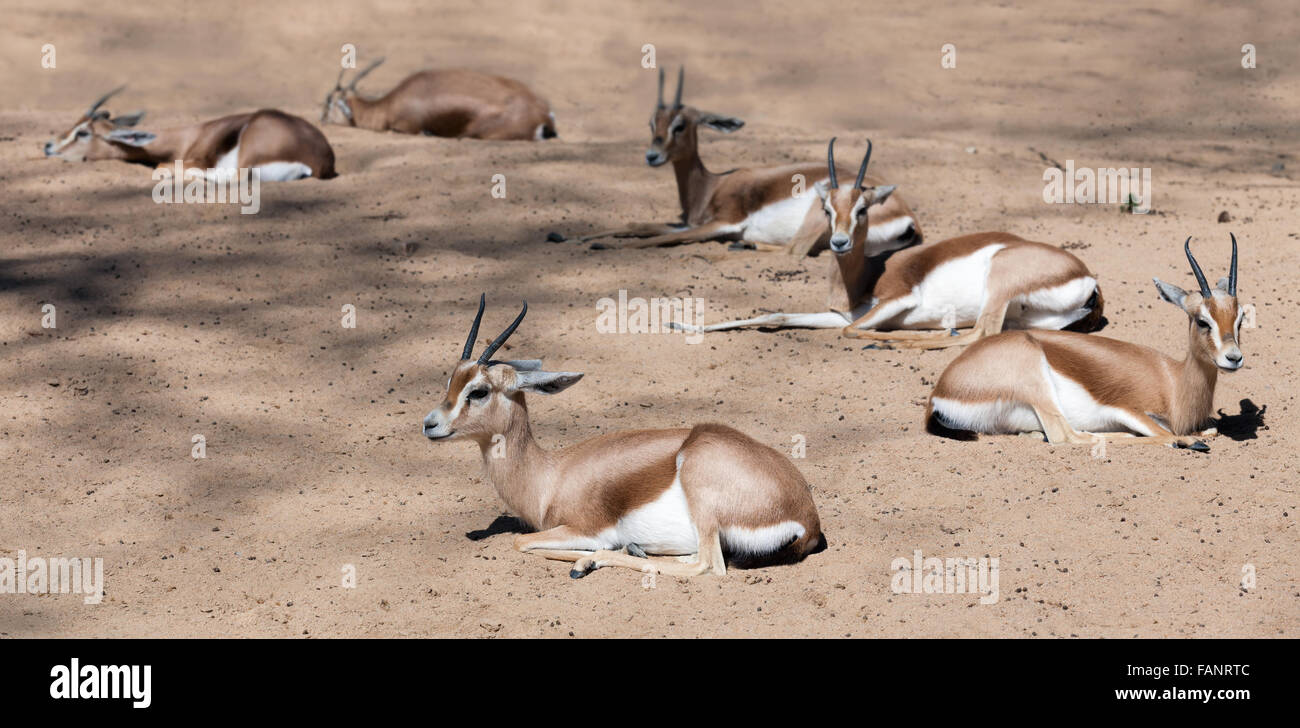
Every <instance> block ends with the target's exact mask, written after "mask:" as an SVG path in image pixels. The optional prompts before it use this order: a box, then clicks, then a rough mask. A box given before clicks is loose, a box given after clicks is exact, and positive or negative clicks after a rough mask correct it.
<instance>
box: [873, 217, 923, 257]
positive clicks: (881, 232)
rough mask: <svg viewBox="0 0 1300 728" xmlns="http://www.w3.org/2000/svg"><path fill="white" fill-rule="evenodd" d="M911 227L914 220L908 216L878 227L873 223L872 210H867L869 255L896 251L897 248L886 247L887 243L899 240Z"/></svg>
mask: <svg viewBox="0 0 1300 728" xmlns="http://www.w3.org/2000/svg"><path fill="white" fill-rule="evenodd" d="M910 227H912V218H911V217H910V216H908V215H904V216H902V217H896V218H894V219H893V220H889V221H886V222H883V223H880V224H879V225H877V224H876V223H873V222H871V208H867V253H868V254H869V255H878V254H880V253H883V252H885V251H888V250H896V249H897V246H890V245H885V243H889V242H893V241H894V240H897V239H898V238H899V236H901V235H903V234H904V233H906V232H907V230H908V228H910Z"/></svg>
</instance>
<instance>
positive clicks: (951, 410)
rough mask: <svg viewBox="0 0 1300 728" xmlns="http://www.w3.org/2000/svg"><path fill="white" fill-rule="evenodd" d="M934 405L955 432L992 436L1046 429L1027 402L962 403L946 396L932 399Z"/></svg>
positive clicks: (943, 420)
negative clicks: (962, 431)
mask: <svg viewBox="0 0 1300 728" xmlns="http://www.w3.org/2000/svg"><path fill="white" fill-rule="evenodd" d="M930 403H931V405H933V407H934V411H935V412H936V413H938V415H939V421H940V422H942V423H943V424H945V425H946V426H948V427H950V428H952V429H954V430H970V431H972V432H987V433H991V434H1011V433H1017V432H1042V430H1043V425H1042V423H1040V422H1039V421H1038V415H1036V414H1034V408H1033V407H1030V406H1029V405H1027V404H1025V403H1024V402H1014V401H1010V400H1002V399H1000V400H994V401H992V402H962V401H959V400H955V399H948V398H945V397H931V398H930Z"/></svg>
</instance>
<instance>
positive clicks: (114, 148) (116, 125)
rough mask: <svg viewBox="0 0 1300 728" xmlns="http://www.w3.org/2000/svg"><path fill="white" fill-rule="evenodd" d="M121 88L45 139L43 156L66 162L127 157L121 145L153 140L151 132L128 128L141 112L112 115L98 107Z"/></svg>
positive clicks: (142, 144)
mask: <svg viewBox="0 0 1300 728" xmlns="http://www.w3.org/2000/svg"><path fill="white" fill-rule="evenodd" d="M124 88H126V87H125V86H119V87H117V88H115V89H113V90H112V91H109V92H108V93H106V94H104V95H103V96H100V97H99V100H98V101H96V102H95V103H93V104H91V105H90V108H89V109H87V110H86V113H85V114H82V116H81V118H80V119H78V120H77V123H75V124H73V125H72V127H71V128H70V129H68V130H67V131H65V132H63V133H62V134H60V135H58V136H56V137H54V138H53V139H51V140H49V141H48V142H45V156H47V157H58V158H60V159H64V160H67V161H69V162H84V161H87V160H94V159H116V158H121V157H124V156H126V154H125V151H126V150H125V149H124V147H142V146H144V145H146V144H148V143H149V142H151V141H153V140H154V138H155V137H154V135H153V134H151V133H149V132H147V131H137V130H135V129H132V128H131V127H133V126H135V125H136V124H138V123H140V119H142V118H143V117H144V112H143V111H137V112H135V113H134V114H127V115H125V116H117V117H114V116H113V115H112V114H110V113H109V111H108V110H107V109H101V108H99V107H101V106H103V105H104V102H105V101H108V99H109V98H110V97H111V96H113V94H116V93H117V92H119V91H121V90H122V89H124Z"/></svg>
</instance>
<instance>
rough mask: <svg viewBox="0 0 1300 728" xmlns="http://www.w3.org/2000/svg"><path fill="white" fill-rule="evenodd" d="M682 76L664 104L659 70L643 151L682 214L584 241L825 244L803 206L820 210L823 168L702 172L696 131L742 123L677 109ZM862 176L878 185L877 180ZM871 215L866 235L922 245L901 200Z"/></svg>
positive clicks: (811, 247) (773, 246) (807, 248)
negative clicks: (664, 173)
mask: <svg viewBox="0 0 1300 728" xmlns="http://www.w3.org/2000/svg"><path fill="white" fill-rule="evenodd" d="M682 80H683V74H682V72H681V71H679V72H678V75H677V95H676V96H675V97H674V98H673V103H672V105H671V106H670V105H667V104H665V103H664V75H663V69H660V71H659V100H658V102H657V103H656V104H655V110H654V113H653V114H652V115H651V116H650V149H649V151H647V152H646V155H645V158H646V163H647V164H649V165H650V166H651V167H659V166H662V165H664V164H668V163H669V162H671V163H672V165H673V172H674V173H675V174H676V177H677V197H678V200H679V201H680V203H681V206H682V216H681V219H680V220H678V221H675V222H672V223H642V224H635V225H628V226H625V227H622V228H616V229H614V230H606V231H604V232H600V233H596V234H594V235H588V236H585V237H583V238H582V240H583V241H584V242H585V241H590V240H595V239H597V238H605V237H623V238H642V239H640V240H621V241H617V242H609V243H595V244H593V245H592V247H593V248H606V247H609V248H620V247H631V248H645V247H654V246H659V245H678V244H681V243H699V242H704V241H709V240H719V241H728V240H730V241H744V242H745V243H750V244H753V246H754V247H757V248H759V249H762V250H777V249H785V250H790V252H792V253H794V254H796V255H800V256H802V255H807V254H809V253H811V252H816V251H819V250H821V249H824V248H825V247H826V243H827V240H828V238H829V237H830V236H829V233H827V232H826V230H825V223H823V222H822V220H821V216H820V213H818V214H816V215H809V211H810V210H813V211H815V210H816V209H817V207H818V206H817V204H816V202H817V196H816V194H815V193H814V192H813V189H812V188H813V185H814V184H816V183H818V182H821V181H824V180H825V179H826V178H827V174H826V170H825V169H824V168H823V167H822V166H821V165H820V164H816V163H810V164H793V165H785V166H781V167H747V168H740V169H734V170H731V171H730V172H723V173H721V174H718V173H714V172H710V171H709V170H707V169H705V167H704V163H703V162H701V161H700V149H699V136H698V134H699V129H700V128H705V129H712V130H714V131H719V132H723V133H731V132H733V131H736V130H737V129H739V128H740V127H742V126H744V124H745V122H743V121H741V120H740V119H736V118H733V117H727V116H720V115H718V114H714V113H711V112H707V111H700V110H699V109H696V108H694V107H691V106H683V105H682ZM848 173H849V172H848V171H847V170H845V171H843V174H848ZM868 181H869V182H870V183H871V184H873V185H875V184H879V181H878V180H874V179H872V180H868ZM871 216H872V220H873V223H872V224H873V228H872V230H871V235H872V236H873V238H874V239H876V240H878V241H879V242H880V243H881V244H890V245H915V244H916V243H919V242H921V227H920V225H919V224H918V223H917V221H916V219H915V218H914V217H913V215H912V211H911V210H910V209H909V208H908V207H907V205H906V203H904V202H903V201H902V199H901V198H900V197H898V196H895V197H892V198H890V199H888V200H882V201H881V203H880V204H879V205H877V206H874V207H873V208H872V210H871ZM796 238H799V239H801V240H804V241H805V242H803V243H802V244H801V245H800V247H799V249H797V250H794V249H791V242H792V241H794V240H795V239H796Z"/></svg>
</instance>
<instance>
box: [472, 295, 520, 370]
mask: <svg viewBox="0 0 1300 728" xmlns="http://www.w3.org/2000/svg"><path fill="white" fill-rule="evenodd" d="M526 313H528V302H527V301H524V308H523V310H522V311H520V312H519V315H518V316H516V317H515V320H514V322H513V323H511V324H510V325H509V326H507V327H506V330H505V331H502V332H501V335H500V336H498V337H496V338H495V339H493V340H492V343H491V344H488V348H486V349H484V350H483V353H482V354H481V355H479V358H478V363H479V364H487V363H488V360H489V359H491V358H492V355H493V354H495V353H497V349H500V348H501V345H502V344H504V343H506V339H508V338H510V335H511V334H513V333H514V332H515V329H517V328H519V322H520V321H523V320H524V314H526Z"/></svg>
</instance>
